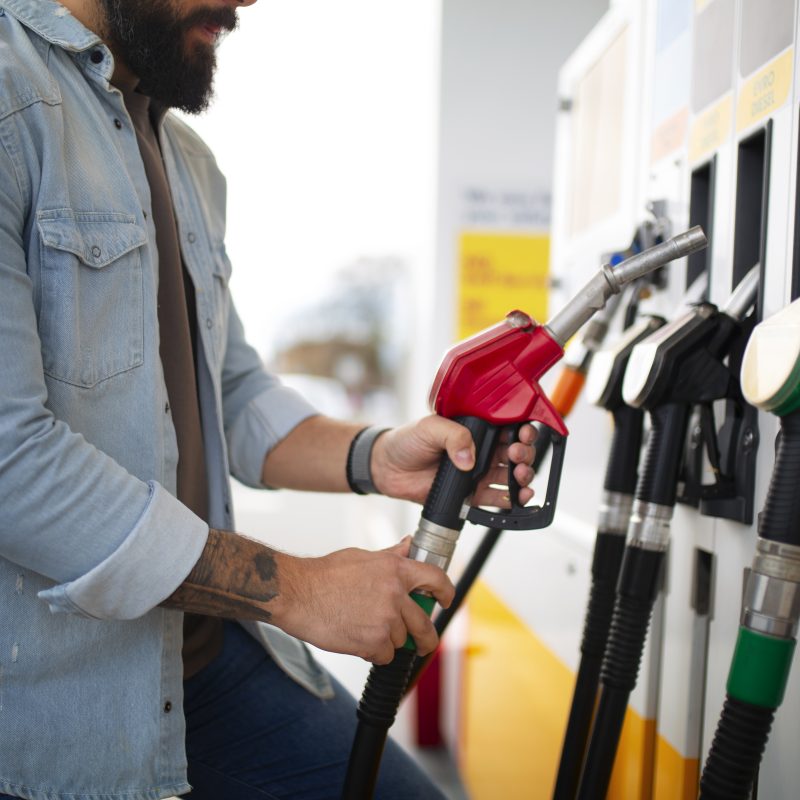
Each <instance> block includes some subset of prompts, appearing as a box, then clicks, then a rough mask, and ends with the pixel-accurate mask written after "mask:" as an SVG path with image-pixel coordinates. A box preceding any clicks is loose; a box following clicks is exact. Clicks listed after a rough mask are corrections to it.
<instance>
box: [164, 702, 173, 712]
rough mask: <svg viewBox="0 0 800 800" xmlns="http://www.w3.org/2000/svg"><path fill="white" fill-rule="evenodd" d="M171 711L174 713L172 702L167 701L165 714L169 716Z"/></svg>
mask: <svg viewBox="0 0 800 800" xmlns="http://www.w3.org/2000/svg"><path fill="white" fill-rule="evenodd" d="M170 711H172V703H170V701H169V700H167V702H166V703H164V713H165V714H169V712H170Z"/></svg>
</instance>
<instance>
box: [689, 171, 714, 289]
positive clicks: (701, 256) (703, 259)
mask: <svg viewBox="0 0 800 800" xmlns="http://www.w3.org/2000/svg"><path fill="white" fill-rule="evenodd" d="M716 175H717V156H716V155H714V157H713V158H712V159H711V160H710V161H707V162H706V163H705V164H703V165H701V166H699V167H697V168H696V169H695V170H694V171H693V172H692V176H691V180H690V187H689V226H690V227H692V226H694V225H700V226H701V227H702V229H703V230H704V231H705V232H706V237H707V238H708V247H707V248H706V249H705V250H698V251H696V252H694V253H690V254H689V257H688V259H687V261H686V289H687V290H688V289H689V287H690V286H691V285H692V284H693V283H694V282H695V281H696V280H697V279H698V278H699V277H700V276H701V275H702V274H703V273H706V274H709V273H710V271H711V270H710V267H711V248H712V247H713V244H714V238H713V237H714V198H715V188H716ZM709 277H710V275H709ZM708 285H711V281H710V280H709V283H708ZM704 299H708V290H706V297H705V298H704Z"/></svg>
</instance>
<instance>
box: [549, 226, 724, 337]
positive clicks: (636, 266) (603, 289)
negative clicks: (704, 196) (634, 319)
mask: <svg viewBox="0 0 800 800" xmlns="http://www.w3.org/2000/svg"><path fill="white" fill-rule="evenodd" d="M707 244H708V240H707V239H706V235H705V234H704V233H703V229H702V228H701V227H700V226H699V225H697V226H695V227H694V228H690V229H689V230H688V231H685V232H684V233H679V234H678V235H677V236H673V237H672V238H671V239H668V240H667V241H666V242H662V243H661V244H657V245H655V246H654V247H650V248H648V249H647V250H644V251H642V252H641V253H638V254H637V255H635V256H632V257H631V258H627V259H625V261H623V262H622V263H621V264H619V265H618V266H616V267H611V266H609V265H608V264H606V265H605V266H604V267H603V268H602V269H601V270H600V271H599V272H597V273H596V274H595V275H594V277H593V278H591V280H590V281H589V282H588V283H587V284H586V285H585V286H584V287H583V289H581V291H580V292H578V294H577V295H575V297H573V298H572V300H570V301H569V303H567V305H566V306H564V308H563V309H562V310H561V311H559V312H558V313H557V314H556V315H555V316H554V317H553V318H552V319H551V320H549V321H548V322H547V324H546V327H547V330H548V331H549V332H550V335H551V336H552V337H553V338H554V339H555V340H556V341H557V342H558V343H559V344H560V345H561V346H562V347H563V346H564V345H565V344H566V342H567V340H568V339H569V338H570V337H571V336H572V335H573V334H574V333H576V332H577V331H578V330H579V329H580V327H581V326H582V325H583V323H584V322H586V320H588V319H589V318H590V317H591V316H592V315H593V314H594V313H595V312H596V311H599V310H600V309H601V308H603V306H604V305H605V304H606V301H607V300H608V298H609V297H611V296H612V295H614V294H618V293H619V292H620V291H621V290H622V288H623V287H624V286H626V285H627V284H629V283H630V282H631V281H635V280H636V279H637V278H641V277H642V276H643V275H646V274H647V273H648V272H652V271H653V270H655V269H658V267H663V266H664V265H665V264H668V263H669V262H670V261H674V260H675V259H676V258H682V257H683V256H687V255H689V254H690V253H694V252H696V251H697V250H702V249H703V248H704V247H705V246H706V245H707Z"/></svg>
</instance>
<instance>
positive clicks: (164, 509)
mask: <svg viewBox="0 0 800 800" xmlns="http://www.w3.org/2000/svg"><path fill="white" fill-rule="evenodd" d="M148 486H149V487H150V497H149V499H148V503H147V505H146V506H145V509H144V511H143V512H142V515H141V516H140V517H139V519H138V521H137V522H136V525H135V526H134V528H133V530H132V531H131V532H130V533H129V534H128V536H127V537H126V538H125V540H124V541H123V542H122V544H121V545H120V546H119V547H118V548H117V549H116V550H115V551H114V552H113V553H112V554H111V555H110V556H109V557H108V558H106V559H105V560H104V561H101V562H100V563H99V564H98V565H97V566H95V567H93V568H92V569H91V570H89V572H87V573H85V574H84V575H81V576H80V577H79V578H76V579H75V580H74V581H69V582H68V583H62V584H59V585H58V586H54V587H53V588H52V589H48V590H46V591H44V592H39V597H40V598H41V599H42V600H44V601H45V602H46V603H48V604H49V606H50V610H51V611H52V612H54V613H58V612H66V613H72V614H79V615H81V616H84V617H91V618H93V619H135V618H136V617H141V616H142V615H144V614H146V613H147V612H148V611H150V610H151V609H152V608H155V606H157V605H158V604H159V603H161V602H163V601H164V600H166V599H167V597H169V596H170V595H171V594H172V593H173V592H174V591H175V590H176V589H177V588H178V586H180V585H181V583H183V581H184V580H185V579H186V576H187V575H188V574H189V573H190V572H191V570H192V567H194V565H195V564H196V563H197V561H198V559H199V558H200V554H201V553H202V552H203V548H204V547H205V544H206V540H207V539H208V525H207V524H206V523H205V522H203V520H201V519H200V518H199V517H197V516H196V515H195V514H193V513H192V512H191V511H190V510H189V509H188V508H187V507H186V506H184V505H183V504H182V503H180V502H178V500H176V499H175V497H173V496H172V495H171V494H170V493H169V492H167V490H166V489H164V488H163V487H162V486H160V485H159V484H157V483H155V482H152V481H151V482H150V483H149V484H148Z"/></svg>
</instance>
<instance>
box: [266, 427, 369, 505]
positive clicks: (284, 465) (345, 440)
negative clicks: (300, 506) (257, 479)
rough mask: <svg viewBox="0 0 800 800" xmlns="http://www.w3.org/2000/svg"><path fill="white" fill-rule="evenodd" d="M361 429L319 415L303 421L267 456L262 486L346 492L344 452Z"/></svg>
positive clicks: (345, 454)
mask: <svg viewBox="0 0 800 800" xmlns="http://www.w3.org/2000/svg"><path fill="white" fill-rule="evenodd" d="M363 427H364V425H363V424H358V423H353V422H341V421H339V420H334V419H331V418H330V417H324V416H321V415H320V416H316V417H310V418H309V419H306V420H304V421H303V422H301V423H300V424H299V425H298V426H297V427H296V428H295V429H294V430H293V431H292V432H291V433H290V434H289V435H288V436H287V437H286V438H285V439H283V440H282V441H281V442H280V443H279V444H278V445H276V446H275V447H274V448H273V449H272V450H271V451H270V453H269V454H268V455H267V457H266V459H265V460H264V465H263V470H262V475H261V480H262V483H263V484H264V485H265V486H271V487H273V488H275V489H279V488H280V489H300V490H304V491H313V492H347V491H349V487H348V485H347V480H346V478H345V462H346V460H347V450H348V448H349V447H350V442H352V441H353V437H354V436H355V435H356V433H357V432H358V431H359V430H361V429H362V428H363Z"/></svg>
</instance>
